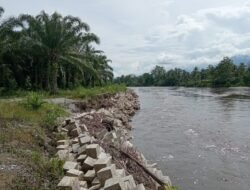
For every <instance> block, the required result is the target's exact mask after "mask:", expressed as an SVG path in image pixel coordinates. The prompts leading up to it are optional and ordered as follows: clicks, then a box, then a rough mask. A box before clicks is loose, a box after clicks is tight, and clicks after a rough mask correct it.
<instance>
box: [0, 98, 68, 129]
mask: <svg viewBox="0 0 250 190" xmlns="http://www.w3.org/2000/svg"><path fill="white" fill-rule="evenodd" d="M66 115H67V114H66V112H65V111H64V109H63V108H62V107H60V106H58V105H55V104H50V103H44V104H42V105H41V107H40V108H39V109H35V110H34V109H32V108H29V107H28V106H27V105H26V104H25V103H23V102H15V101H0V119H6V120H15V121H20V122H24V123H27V124H29V123H30V124H33V125H46V126H47V125H54V124H56V119H57V118H58V117H62V116H66Z"/></svg>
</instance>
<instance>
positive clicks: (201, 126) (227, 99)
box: [132, 87, 250, 190]
mask: <svg viewBox="0 0 250 190" xmlns="http://www.w3.org/2000/svg"><path fill="white" fill-rule="evenodd" d="M133 89H134V90H135V91H136V93H137V94H138V95H139V99H140V103H141V110H140V111H139V112H138V113H137V114H136V115H135V117H134V118H133V121H132V126H133V127H134V130H133V135H134V137H135V138H134V140H133V143H134V144H135V145H136V146H137V147H138V149H139V150H140V151H142V152H143V153H144V155H145V156H146V157H147V158H148V159H149V160H151V161H152V162H157V163H158V166H159V167H160V168H161V169H162V170H163V172H164V173H165V174H167V175H169V176H170V178H171V181H172V183H173V184H174V185H176V186H178V187H179V188H180V189H181V190H250V88H229V89H225V88H221V89H210V88H167V87H148V88H146V87H142V88H133Z"/></svg>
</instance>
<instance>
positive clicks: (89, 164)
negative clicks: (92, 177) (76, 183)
mask: <svg viewBox="0 0 250 190" xmlns="http://www.w3.org/2000/svg"><path fill="white" fill-rule="evenodd" d="M95 162H96V159H93V158H91V157H87V158H86V159H85V160H84V162H83V163H82V169H83V171H87V170H91V169H93V168H94V164H95Z"/></svg>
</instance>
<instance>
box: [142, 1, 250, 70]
mask: <svg viewBox="0 0 250 190" xmlns="http://www.w3.org/2000/svg"><path fill="white" fill-rule="evenodd" d="M249 18H250V6H249V4H245V5H243V6H223V7H219V8H209V9H203V10H198V11H197V12H195V13H192V14H189V15H179V16H178V17H177V21H176V23H175V24H174V25H173V26H172V27H171V28H165V31H164V32H163V30H162V29H164V26H161V27H159V29H160V31H157V30H156V31H153V36H154V39H162V41H159V42H157V44H155V47H157V48H158V49H161V50H162V52H159V53H158V56H157V58H156V59H157V62H158V63H159V64H162V65H166V68H170V67H173V66H174V67H182V68H186V67H192V66H196V65H197V66H201V67H202V66H204V65H208V64H215V63H218V62H219V61H220V60H221V59H222V58H223V57H224V56H234V55H239V54H243V55H244V54H249V53H250V52H249V47H250V45H249V44H250V19H249ZM163 33H164V35H163ZM147 38H148V37H146V39H147ZM169 65H170V66H169Z"/></svg>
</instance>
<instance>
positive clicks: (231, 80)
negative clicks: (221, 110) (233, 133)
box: [114, 57, 250, 87]
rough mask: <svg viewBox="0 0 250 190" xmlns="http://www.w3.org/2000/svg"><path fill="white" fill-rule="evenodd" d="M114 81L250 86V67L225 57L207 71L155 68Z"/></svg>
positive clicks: (145, 84) (152, 83)
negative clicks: (236, 63) (237, 63)
mask: <svg viewBox="0 0 250 190" xmlns="http://www.w3.org/2000/svg"><path fill="white" fill-rule="evenodd" d="M114 81H115V82H116V83H124V84H126V85H127V86H188V87H230V86H250V65H248V66H247V65H246V64H244V63H241V64H240V65H235V64H234V63H233V61H232V60H231V59H230V58H228V57H225V58H224V59H223V60H222V61H221V62H220V63H219V64H218V65H216V66H213V65H209V66H208V67H207V68H206V69H199V68H198V67H195V68H194V69H193V71H191V72H188V71H186V70H183V69H179V68H175V69H171V70H169V71H166V70H165V68H164V67H160V66H155V68H154V69H153V70H152V71H151V72H150V73H144V74H142V75H140V76H135V75H127V76H120V77H117V78H116V79H115V80H114Z"/></svg>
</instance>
